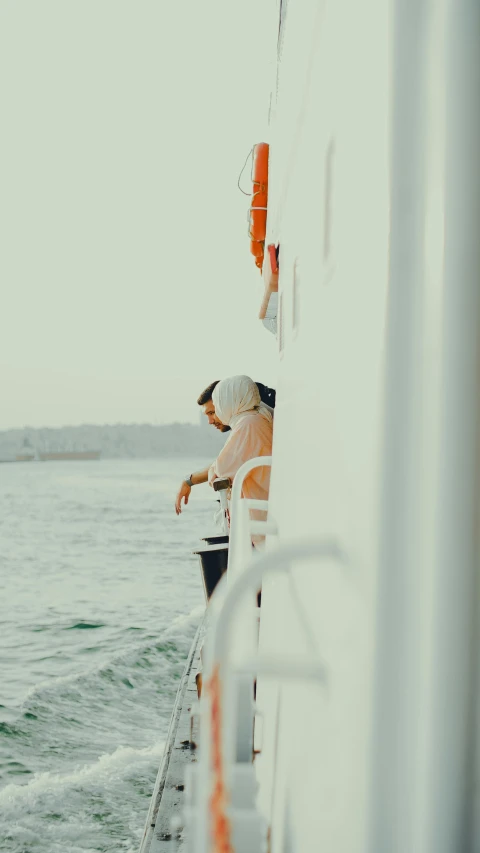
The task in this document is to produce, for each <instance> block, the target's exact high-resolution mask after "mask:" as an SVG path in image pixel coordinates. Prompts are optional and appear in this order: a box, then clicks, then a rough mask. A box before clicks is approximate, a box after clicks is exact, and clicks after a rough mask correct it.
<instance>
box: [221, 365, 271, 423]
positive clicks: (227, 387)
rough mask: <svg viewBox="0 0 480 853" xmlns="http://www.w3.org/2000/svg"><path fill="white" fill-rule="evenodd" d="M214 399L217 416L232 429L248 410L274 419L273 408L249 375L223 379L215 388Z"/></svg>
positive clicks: (268, 418)
mask: <svg viewBox="0 0 480 853" xmlns="http://www.w3.org/2000/svg"><path fill="white" fill-rule="evenodd" d="M212 401H213V405H214V406H215V414H216V416H217V418H219V419H220V420H221V422H222V424H225V425H226V426H229V427H231V428H232V429H233V427H234V426H235V425H236V424H237V423H238V422H239V419H240V416H241V415H243V414H246V413H247V412H252V411H256V412H258V414H259V415H262V417H264V418H267V420H269V421H272V420H273V413H272V409H271V408H270V406H267V405H265V403H262V401H261V400H260V394H259V391H258V388H257V386H256V383H255V382H254V381H253V379H250V377H249V376H231V377H230V378H229V379H222V380H221V382H219V383H218V385H217V386H216V387H215V388H214V389H213V394H212Z"/></svg>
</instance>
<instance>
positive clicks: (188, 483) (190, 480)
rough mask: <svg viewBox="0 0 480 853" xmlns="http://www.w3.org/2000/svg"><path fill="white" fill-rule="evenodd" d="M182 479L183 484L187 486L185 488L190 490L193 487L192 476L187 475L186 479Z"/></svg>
mask: <svg viewBox="0 0 480 853" xmlns="http://www.w3.org/2000/svg"><path fill="white" fill-rule="evenodd" d="M183 479H184V482H185V483H186V484H187V486H190V488H192V486H193V483H192V475H191V474H189V475H188V477H184V478H183Z"/></svg>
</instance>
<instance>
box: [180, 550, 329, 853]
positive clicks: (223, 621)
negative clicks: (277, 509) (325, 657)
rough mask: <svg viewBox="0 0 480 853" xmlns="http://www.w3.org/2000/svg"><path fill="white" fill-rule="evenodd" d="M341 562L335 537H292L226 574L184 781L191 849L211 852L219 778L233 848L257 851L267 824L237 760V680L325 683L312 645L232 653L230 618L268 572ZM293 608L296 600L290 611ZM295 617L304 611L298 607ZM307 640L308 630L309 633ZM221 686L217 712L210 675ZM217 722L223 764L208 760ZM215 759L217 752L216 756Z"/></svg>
mask: <svg viewBox="0 0 480 853" xmlns="http://www.w3.org/2000/svg"><path fill="white" fill-rule="evenodd" d="M315 559H316V560H321V561H324V560H334V561H336V562H344V561H345V559H344V556H343V554H342V552H341V550H340V548H339V547H338V545H337V543H336V542H334V541H330V540H323V541H316V542H301V543H292V544H290V545H286V546H283V547H280V548H276V549H275V550H271V551H269V552H267V553H264V554H262V555H261V556H259V557H256V558H254V559H250V561H249V563H248V564H247V565H246V566H245V567H244V568H243V571H239V572H238V573H237V575H236V577H235V578H233V579H232V578H230V581H229V582H227V580H226V578H223V579H222V581H221V582H220V584H219V585H218V587H217V589H216V590H215V593H214V595H213V597H212V599H211V603H210V619H209V629H208V632H207V637H206V644H205V672H204V684H205V688H206V689H204V691H203V693H202V698H201V701H200V713H201V743H200V756H199V762H198V764H197V765H196V766H192V767H191V768H190V769H189V776H188V779H187V793H188V800H187V801H188V806H187V809H186V812H185V818H186V828H187V850H188V853H210V850H211V835H212V827H211V812H210V808H211V797H212V793H213V789H214V787H215V785H217V786H218V778H219V774H220V777H221V778H222V779H223V780H224V782H225V788H226V792H227V799H226V813H227V818H228V820H229V823H230V827H231V839H230V840H231V844H232V848H233V851H234V853H261V851H262V850H263V849H264V847H265V841H266V827H265V826H264V824H263V821H262V818H261V816H260V815H259V814H258V812H257V811H256V807H255V796H254V793H255V785H256V782H255V773H254V768H253V765H252V763H251V761H250V763H247V762H245V761H239V760H238V754H237V730H238V727H239V726H241V719H240V716H241V714H242V713H243V706H242V704H241V702H240V701H239V699H240V697H241V685H242V679H243V678H244V677H245V675H246V676H248V677H250V678H251V677H253V676H255V675H256V674H258V673H262V674H265V675H269V676H273V677H276V678H280V679H283V678H289V679H291V678H294V679H302V680H312V679H313V680H316V681H317V682H319V683H320V684H324V683H325V682H326V680H327V668H326V665H325V663H324V662H323V661H322V660H321V659H320V657H319V655H318V653H317V651H316V649H315V648H313V647H312V646H311V644H309V645H310V649H309V653H308V655H306V656H305V657H302V658H300V659H296V658H292V659H290V660H288V659H285V658H275V657H274V658H272V657H269V658H266V657H262V656H259V655H258V654H255V655H253V656H249V657H243V658H242V659H237V658H236V657H235V654H234V652H236V651H237V650H235V649H234V639H235V638H234V631H233V626H234V624H235V617H236V614H237V612H238V611H239V608H240V607H241V604H242V602H243V601H244V599H245V598H246V597H247V598H248V596H251V595H252V594H255V592H256V590H257V589H258V587H259V586H260V585H261V583H262V580H263V579H264V577H265V576H266V575H269V574H273V573H278V572H281V573H284V574H287V575H288V574H289V573H290V572H291V571H292V569H293V567H294V566H295V567H296V566H297V564H298V563H299V562H300V561H305V560H315ZM296 609H297V605H296V602H295V601H294V602H293V606H292V610H293V611H295V610H296ZM299 618H303V614H300V613H299ZM307 639H308V634H307ZM215 676H216V677H217V678H218V681H217V682H216V683H217V684H219V685H220V688H219V689H220V708H221V716H220V719H219V717H218V715H216V714H215V712H214V708H213V705H212V686H211V685H213V684H214V683H215V682H214V677H215ZM218 725H221V744H222V749H221V755H220V763H219V765H218V762H217V764H216V766H215V767H214V766H213V761H212V757H213V747H214V744H215V743H217V741H216V739H215V738H216V737H217V736H218V732H217V733H216V732H215V727H216V726H218ZM217 758H218V756H217Z"/></svg>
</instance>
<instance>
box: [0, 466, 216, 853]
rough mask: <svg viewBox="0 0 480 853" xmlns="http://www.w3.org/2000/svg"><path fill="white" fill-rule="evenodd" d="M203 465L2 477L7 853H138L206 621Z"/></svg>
mask: <svg viewBox="0 0 480 853" xmlns="http://www.w3.org/2000/svg"><path fill="white" fill-rule="evenodd" d="M202 461H203V460H193V461H192V460H105V461H100V462H50V463H23V464H22V463H18V464H11V465H0V632H1V651H0V850H1V851H8V853H65V851H68V853H93V851H121V850H124V851H129V852H130V851H131V853H134V851H136V850H137V849H138V843H139V839H140V836H141V834H142V831H143V824H144V821H145V817H146V812H147V808H148V801H149V797H150V795H151V792H152V787H153V784H154V780H155V776H156V772H157V769H158V764H159V761H160V758H161V754H162V748H163V742H164V739H165V736H166V733H167V729H168V723H169V718H170V713H171V710H172V705H173V702H174V699H175V693H176V690H177V685H178V680H179V678H180V677H181V674H182V671H183V665H184V661H185V657H186V655H187V654H188V650H189V648H190V644H191V641H192V638H193V636H194V633H195V630H196V627H197V625H198V623H199V620H200V618H201V614H202V612H203V607H204V599H203V591H202V586H201V580H200V573H199V568H198V565H197V562H196V560H197V558H196V557H193V556H192V555H191V551H192V549H193V548H195V547H196V545H197V544H198V541H199V538H200V537H201V536H204V535H206V534H207V533H209V532H211V531H212V527H213V523H212V512H213V509H214V507H215V504H214V503H213V495H212V494H211V492H210V490H209V488H208V486H201V487H197V488H196V490H195V491H194V493H193V497H192V498H191V500H190V503H189V505H188V507H187V509H186V511H185V512H184V513H183V514H182V515H181V516H180V517H179V518H177V517H176V516H175V513H174V509H173V499H174V494H175V491H176V488H177V486H178V484H179V481H180V480H181V477H182V475H183V474H185V473H186V472H187V471H189V470H190V469H191V468H196V467H200V466H201V464H202Z"/></svg>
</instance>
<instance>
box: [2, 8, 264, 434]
mask: <svg viewBox="0 0 480 853" xmlns="http://www.w3.org/2000/svg"><path fill="white" fill-rule="evenodd" d="M262 33H263V34H264V35H263V39H262V38H261V37H260V34H262ZM268 33H270V34H271V37H272V38H271V44H270V45H269V44H268ZM275 39H276V19H275V0H230V1H229V2H226V1H225V0H202V2H198V0H195V2H194V0H185V2H181V0H179V1H178V2H172V0H129V2H126V1H125V0H42V2H38V0H22V2H19V0H0V108H1V115H2V136H1V151H2V153H1V158H0V230H1V248H0V429H8V428H13V427H23V426H27V425H28V426H33V427H36V426H38V427H39V426H62V425H66V424H79V423H118V422H128V423H131V422H153V423H166V422H171V421H176V420H180V421H193V422H198V416H199V415H198V412H199V410H198V407H197V405H196V398H197V396H198V394H199V393H200V391H201V390H202V389H203V388H204V387H205V386H206V385H208V384H209V383H210V382H211V381H213V380H214V379H219V378H222V377H223V376H229V375H233V374H236V373H247V374H249V375H252V376H253V378H254V379H256V380H259V381H262V382H265V383H267V384H270V385H275V381H276V372H277V345H276V341H275V338H274V336H273V335H271V334H270V333H269V332H267V331H266V329H265V328H264V327H263V325H262V323H261V322H260V321H259V320H258V319H257V316H258V310H259V307H260V303H261V299H262V295H263V287H262V283H261V278H260V275H259V273H258V271H257V270H256V268H255V265H254V262H253V259H252V257H251V256H250V254H249V241H248V237H247V222H246V218H247V209H248V198H247V197H246V196H243V195H242V194H241V193H240V192H239V190H238V188H237V179H238V175H239V173H240V171H241V169H242V166H243V164H244V162H245V158H246V157H247V154H248V152H249V150H250V149H251V147H252V145H253V144H254V143H255V142H259V141H261V140H266V141H268V107H269V97H270V90H271V88H273V84H272V80H273V64H272V59H273V55H274V53H273V51H274V44H275ZM248 185H249V170H248V169H247V171H246V173H245V175H244V186H246V187H247V188H248Z"/></svg>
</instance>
